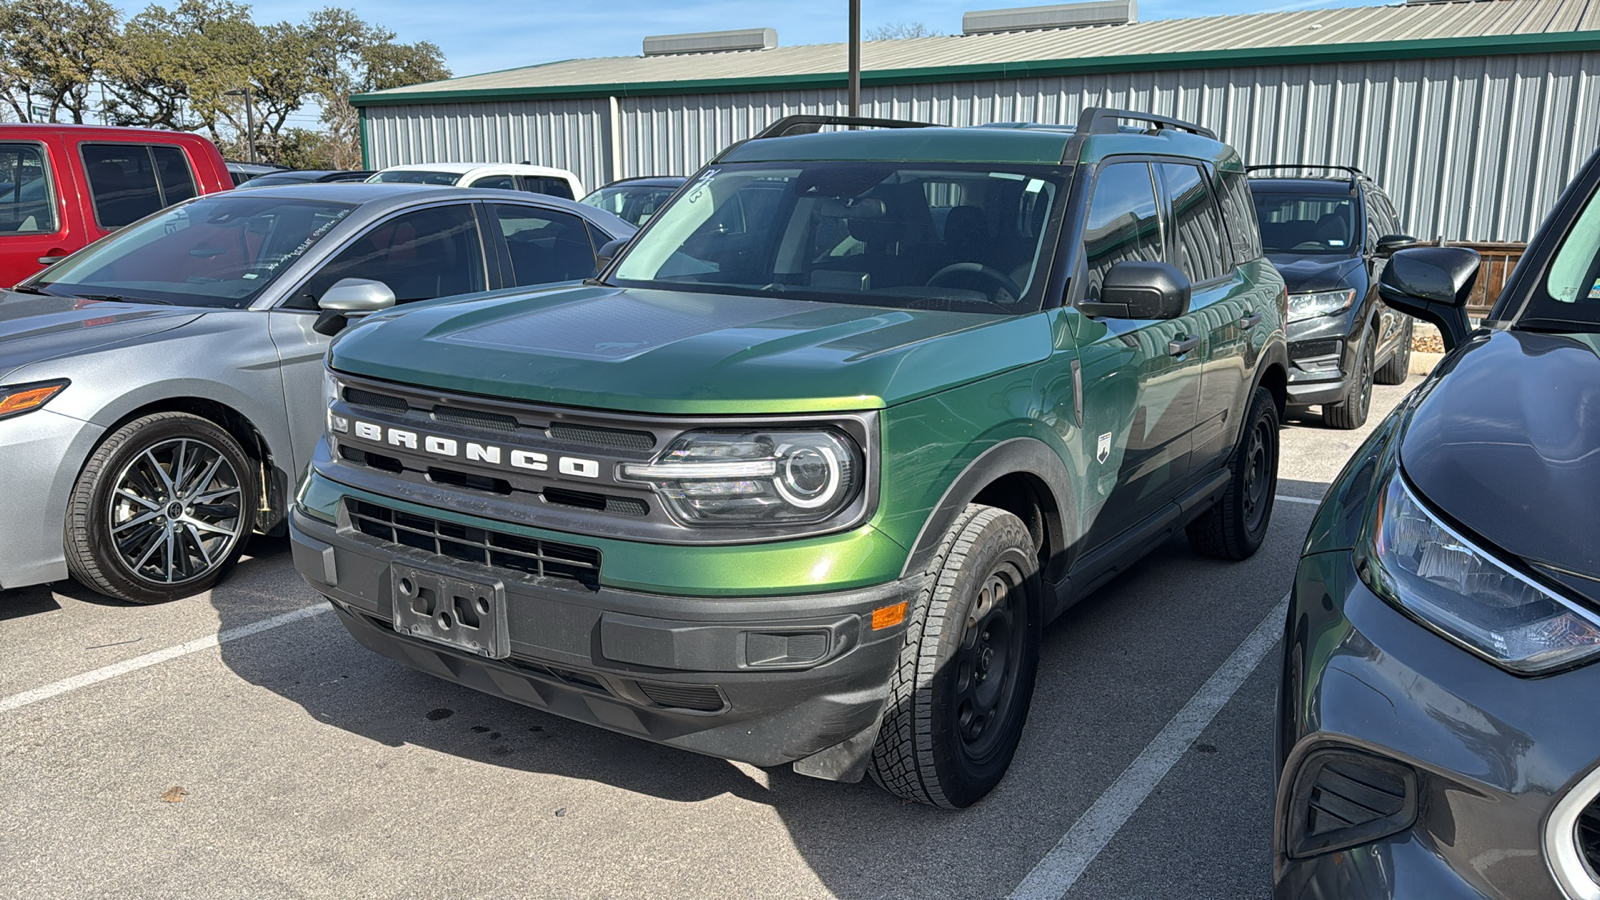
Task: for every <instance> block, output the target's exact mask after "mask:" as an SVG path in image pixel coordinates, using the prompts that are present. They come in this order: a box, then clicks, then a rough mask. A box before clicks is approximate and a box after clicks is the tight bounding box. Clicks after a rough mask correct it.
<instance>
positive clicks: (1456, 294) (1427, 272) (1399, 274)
mask: <svg viewBox="0 0 1600 900" xmlns="http://www.w3.org/2000/svg"><path fill="white" fill-rule="evenodd" d="M1478 263H1479V257H1478V251H1476V250H1469V249H1467V248H1466V247H1413V248H1411V249H1409V250H1400V251H1397V252H1396V253H1395V255H1394V257H1393V258H1391V259H1390V260H1389V264H1388V265H1387V266H1384V267H1383V274H1382V275H1380V276H1378V296H1379V297H1381V298H1383V302H1384V303H1386V304H1388V305H1389V307H1390V308H1391V309H1395V310H1399V311H1400V312H1403V313H1405V314H1407V315H1410V316H1416V317H1417V318H1419V319H1421V320H1423V321H1424V322H1431V323H1433V324H1434V325H1437V326H1438V328H1439V334H1440V335H1441V336H1442V337H1443V338H1444V348H1445V350H1446V351H1449V350H1453V349H1455V347H1456V345H1458V344H1460V343H1461V342H1462V341H1464V340H1466V338H1467V334H1468V333H1469V332H1470V331H1471V330H1472V328H1471V326H1470V325H1469V323H1468V322H1467V301H1468V300H1469V299H1471V297H1472V285H1473V282H1475V281H1477V280H1478Z"/></svg>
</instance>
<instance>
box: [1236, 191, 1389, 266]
mask: <svg viewBox="0 0 1600 900" xmlns="http://www.w3.org/2000/svg"><path fill="white" fill-rule="evenodd" d="M1251 192H1252V194H1253V195H1254V197H1255V204H1256V218H1257V219H1258V220H1260V223H1261V243H1262V245H1263V246H1265V247H1266V250H1267V252H1268V253H1325V254H1329V255H1339V256H1354V255H1356V254H1357V253H1359V252H1360V250H1361V241H1362V238H1363V236H1364V234H1365V231H1364V230H1363V229H1362V228H1361V227H1360V226H1361V223H1360V222H1359V221H1358V220H1357V217H1356V204H1355V199H1354V198H1352V197H1350V196H1348V195H1339V194H1298V193H1293V192H1289V191H1284V192H1279V191H1274V190H1271V189H1267V188H1263V187H1262V186H1260V185H1257V186H1255V187H1253V188H1251Z"/></svg>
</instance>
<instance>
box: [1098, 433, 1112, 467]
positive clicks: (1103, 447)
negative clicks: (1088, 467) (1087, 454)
mask: <svg viewBox="0 0 1600 900" xmlns="http://www.w3.org/2000/svg"><path fill="white" fill-rule="evenodd" d="M1110 455H1111V432H1109V431H1108V432H1106V433H1105V434H1102V435H1100V443H1099V446H1097V447H1095V451H1094V458H1095V459H1097V460H1099V461H1100V462H1102V463H1103V462H1105V461H1106V457H1108V456H1110Z"/></svg>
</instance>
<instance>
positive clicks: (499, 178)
mask: <svg viewBox="0 0 1600 900" xmlns="http://www.w3.org/2000/svg"><path fill="white" fill-rule="evenodd" d="M472 186H473V187H476V188H492V189H494V190H500V191H514V190H516V189H517V179H516V177H515V176H512V175H485V176H484V177H482V178H479V179H478V180H477V181H474V182H473V183H472Z"/></svg>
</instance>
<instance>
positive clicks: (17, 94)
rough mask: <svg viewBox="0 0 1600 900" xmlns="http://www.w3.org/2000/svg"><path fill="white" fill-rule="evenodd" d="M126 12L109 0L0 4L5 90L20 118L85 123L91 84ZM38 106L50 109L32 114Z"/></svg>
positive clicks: (1, 85)
mask: <svg viewBox="0 0 1600 900" xmlns="http://www.w3.org/2000/svg"><path fill="white" fill-rule="evenodd" d="M121 25H122V16H121V14H120V13H118V12H117V10H116V7H114V6H112V5H111V4H110V3H107V2H106V0H10V2H4V3H0V53H3V59H0V89H4V92H5V99H6V102H7V103H8V104H10V106H11V108H12V110H13V111H14V112H16V114H17V118H18V120H19V121H23V122H32V121H36V120H37V119H38V118H45V119H47V120H48V121H52V122H53V121H55V120H56V117H57V116H58V115H60V114H61V113H62V112H66V113H67V115H68V116H70V118H71V121H73V122H79V123H81V122H83V121H84V117H85V115H86V114H87V113H88V112H89V110H90V107H91V103H90V99H89V88H90V86H91V85H92V84H93V83H94V82H95V79H96V78H97V77H98V76H99V75H100V74H101V73H102V72H103V71H104V70H105V67H106V65H107V64H108V63H109V62H110V60H111V58H112V56H113V55H114V53H115V52H116V44H117V39H118V35H119V33H120V32H121ZM35 105H38V106H42V107H44V108H45V109H46V113H45V114H44V116H42V117H39V116H35V115H34V114H33V107H34V106H35Z"/></svg>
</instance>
